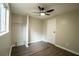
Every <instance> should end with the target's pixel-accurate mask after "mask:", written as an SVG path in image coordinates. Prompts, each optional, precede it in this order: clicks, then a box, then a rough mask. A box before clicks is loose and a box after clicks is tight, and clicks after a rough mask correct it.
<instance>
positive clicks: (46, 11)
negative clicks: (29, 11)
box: [46, 9, 54, 12]
mask: <svg viewBox="0 0 79 59" xmlns="http://www.w3.org/2000/svg"><path fill="white" fill-rule="evenodd" d="M52 11H54V9H51V10H48V11H46V12H52Z"/></svg>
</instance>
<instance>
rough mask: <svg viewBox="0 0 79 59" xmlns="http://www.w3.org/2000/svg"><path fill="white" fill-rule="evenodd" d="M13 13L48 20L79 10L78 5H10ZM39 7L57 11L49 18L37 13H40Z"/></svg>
mask: <svg viewBox="0 0 79 59" xmlns="http://www.w3.org/2000/svg"><path fill="white" fill-rule="evenodd" d="M10 5H11V11H12V13H15V14H19V15H27V14H28V15H30V16H32V17H35V18H39V19H46V18H49V17H52V16H55V15H59V14H63V13H66V12H70V11H72V10H76V9H79V4H78V3H10ZM38 6H43V7H44V8H45V10H49V9H55V11H53V12H51V13H50V14H51V15H49V16H47V15H45V16H39V14H37V13H33V12H35V11H39V9H38Z"/></svg>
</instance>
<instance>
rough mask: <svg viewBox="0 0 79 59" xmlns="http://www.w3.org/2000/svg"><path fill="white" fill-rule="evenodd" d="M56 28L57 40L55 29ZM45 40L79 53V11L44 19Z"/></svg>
mask: <svg viewBox="0 0 79 59" xmlns="http://www.w3.org/2000/svg"><path fill="white" fill-rule="evenodd" d="M55 28H56V34H55V40H54V41H53V39H54V38H53V35H52V34H53V30H55ZM43 34H44V39H43V40H44V41H47V42H50V43H52V44H55V45H58V46H61V47H64V48H66V49H68V50H71V51H74V52H76V53H78V54H79V47H78V45H79V11H78V10H75V11H71V12H68V13H65V14H62V15H58V16H55V17H52V18H50V19H47V20H44V21H43Z"/></svg>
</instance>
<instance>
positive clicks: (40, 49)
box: [11, 41, 76, 56]
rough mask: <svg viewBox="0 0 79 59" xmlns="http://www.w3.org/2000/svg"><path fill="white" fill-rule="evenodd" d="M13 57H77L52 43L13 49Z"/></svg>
mask: <svg viewBox="0 0 79 59" xmlns="http://www.w3.org/2000/svg"><path fill="white" fill-rule="evenodd" d="M11 55H12V56H76V55H75V54H73V53H70V52H68V51H66V50H63V49H61V48H58V47H56V46H54V45H52V44H50V43H46V42H42V41H40V42H37V43H31V44H29V47H28V48H26V47H25V46H24V45H23V46H18V47H13V48H12V53H11Z"/></svg>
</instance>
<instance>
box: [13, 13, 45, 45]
mask: <svg viewBox="0 0 79 59" xmlns="http://www.w3.org/2000/svg"><path fill="white" fill-rule="evenodd" d="M27 29H28V30H27ZM27 31H29V32H27ZM42 37H43V22H42V20H40V19H36V18H33V17H29V26H28V23H27V17H24V16H22V15H17V14H12V45H14V44H15V43H16V42H18V43H17V45H24V44H25V43H26V44H27V42H26V41H28V42H29V43H32V42H38V41H42ZM26 39H28V40H26ZM25 40H26V41H25Z"/></svg>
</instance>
